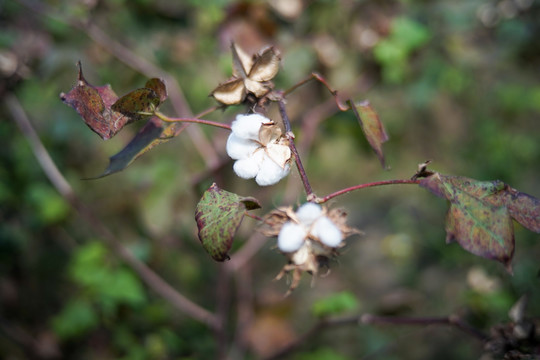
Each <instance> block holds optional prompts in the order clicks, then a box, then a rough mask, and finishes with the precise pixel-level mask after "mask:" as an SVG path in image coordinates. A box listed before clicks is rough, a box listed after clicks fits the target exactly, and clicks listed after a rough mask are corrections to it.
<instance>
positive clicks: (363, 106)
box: [347, 100, 388, 168]
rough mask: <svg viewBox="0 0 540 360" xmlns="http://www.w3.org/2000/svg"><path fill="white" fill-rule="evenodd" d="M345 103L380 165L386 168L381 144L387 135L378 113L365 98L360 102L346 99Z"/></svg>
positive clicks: (386, 138)
mask: <svg viewBox="0 0 540 360" xmlns="http://www.w3.org/2000/svg"><path fill="white" fill-rule="evenodd" d="M347 103H348V104H349V106H350V107H351V109H352V111H353V113H354V115H355V116H356V118H357V119H358V122H359V123H360V126H361V127H362V130H363V131H364V136H365V137H366V139H367V141H368V142H369V145H371V148H372V149H373V150H374V151H375V153H376V154H377V157H378V158H379V161H380V162H381V165H382V167H383V168H386V164H385V160H384V154H383V150H382V144H383V143H384V142H386V141H387V140H388V135H387V134H386V130H385V129H384V126H383V124H382V122H381V120H380V119H379V115H377V112H376V111H375V110H374V109H373V107H371V104H370V103H369V101H367V100H366V101H363V102H361V103H360V104H354V103H353V102H352V101H351V100H347Z"/></svg>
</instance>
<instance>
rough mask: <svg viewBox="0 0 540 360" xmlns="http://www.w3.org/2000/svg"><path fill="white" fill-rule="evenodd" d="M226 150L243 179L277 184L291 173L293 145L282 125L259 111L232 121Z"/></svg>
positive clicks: (258, 182)
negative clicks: (290, 144) (282, 129)
mask: <svg viewBox="0 0 540 360" xmlns="http://www.w3.org/2000/svg"><path fill="white" fill-rule="evenodd" d="M231 130H232V132H231V135H230V136H229V139H228V140H227V154H228V155H229V156H230V157H231V158H232V159H234V160H236V161H235V163H234V166H233V169H234V172H235V173H236V175H238V176H240V177H241V178H243V179H252V178H255V181H256V182H257V184H259V185H260V186H267V185H273V184H276V183H277V182H278V181H279V180H281V179H283V178H284V177H285V176H287V175H288V174H289V171H290V165H289V161H290V159H291V149H290V148H289V143H288V140H287V139H286V138H285V137H284V136H283V135H282V131H281V128H280V127H279V126H278V125H276V124H275V123H274V122H273V121H272V120H270V119H268V118H266V117H264V116H262V115H259V114H250V115H238V116H237V117H236V120H235V121H233V123H232V125H231Z"/></svg>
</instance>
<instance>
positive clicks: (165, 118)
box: [155, 112, 231, 131]
mask: <svg viewBox="0 0 540 360" xmlns="http://www.w3.org/2000/svg"><path fill="white" fill-rule="evenodd" d="M155 115H156V116H157V117H159V118H160V119H161V120H163V121H165V122H186V123H196V124H203V125H210V126H215V127H219V128H222V129H227V130H229V131H230V130H231V125H229V124H223V123H220V122H216V121H211V120H204V119H197V118H173V117H169V116H167V115H165V114H161V113H158V112H156V113H155Z"/></svg>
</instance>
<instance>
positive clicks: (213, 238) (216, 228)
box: [195, 183, 261, 261]
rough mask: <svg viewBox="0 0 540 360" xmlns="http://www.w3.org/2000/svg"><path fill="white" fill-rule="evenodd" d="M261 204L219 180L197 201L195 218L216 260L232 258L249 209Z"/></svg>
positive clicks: (201, 237) (200, 234)
mask: <svg viewBox="0 0 540 360" xmlns="http://www.w3.org/2000/svg"><path fill="white" fill-rule="evenodd" d="M260 207H261V205H260V204H259V202H258V201H257V200H256V199H254V198H251V197H249V198H244V197H241V196H239V195H237V194H234V193H230V192H228V191H225V190H222V189H220V188H219V187H218V186H217V185H216V184H215V183H214V184H212V186H210V188H209V189H208V190H206V191H205V193H204V194H203V197H202V198H201V200H200V201H199V203H198V204H197V209H196V211H195V220H196V221H197V227H198V229H199V240H200V241H201V243H202V245H203V247H204V249H205V250H206V251H207V252H208V253H209V254H210V256H212V258H213V259H214V260H216V261H224V260H226V259H228V258H229V256H228V252H229V250H230V248H231V246H232V243H233V239H234V235H235V233H236V229H237V228H238V226H240V223H241V222H242V219H243V218H244V213H245V211H246V210H253V209H258V208H260Z"/></svg>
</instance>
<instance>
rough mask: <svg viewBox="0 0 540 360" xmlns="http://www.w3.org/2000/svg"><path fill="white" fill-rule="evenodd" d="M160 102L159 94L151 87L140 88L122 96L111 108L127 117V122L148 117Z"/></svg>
mask: <svg viewBox="0 0 540 360" xmlns="http://www.w3.org/2000/svg"><path fill="white" fill-rule="evenodd" d="M159 104H160V98H159V95H158V94H156V92H155V91H154V90H152V89H147V88H141V89H137V90H133V91H132V92H130V93H128V94H126V95H124V96H122V97H121V98H120V99H118V100H117V101H116V102H115V103H114V104H113V105H112V106H111V109H113V110H114V111H117V112H119V113H121V114H122V115H124V116H126V117H127V118H128V121H127V123H128V124H129V123H132V122H134V121H139V120H144V119H148V118H149V117H151V116H152V115H154V112H155V111H156V108H157V107H158V106H159Z"/></svg>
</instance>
